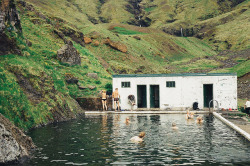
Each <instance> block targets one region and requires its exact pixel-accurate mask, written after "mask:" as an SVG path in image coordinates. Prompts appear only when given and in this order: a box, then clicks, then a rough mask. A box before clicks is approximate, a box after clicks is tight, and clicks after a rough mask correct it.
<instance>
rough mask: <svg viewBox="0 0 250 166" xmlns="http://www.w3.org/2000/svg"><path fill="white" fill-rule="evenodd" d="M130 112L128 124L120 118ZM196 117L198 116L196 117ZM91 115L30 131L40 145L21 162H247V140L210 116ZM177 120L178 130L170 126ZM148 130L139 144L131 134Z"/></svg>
mask: <svg viewBox="0 0 250 166" xmlns="http://www.w3.org/2000/svg"><path fill="white" fill-rule="evenodd" d="M127 117H129V120H130V123H129V124H126V123H124V122H125V120H126V118H127ZM195 118H196V117H195ZM195 118H194V120H192V119H191V120H186V119H185V115H178V114H174V115H171V114H168V115H127V114H116V115H95V116H93V115H92V116H83V117H81V118H79V119H77V120H73V121H70V122H64V123H59V124H55V125H48V126H46V127H43V128H39V129H35V130H33V131H30V132H29V133H28V135H30V136H31V137H32V138H33V141H34V142H35V144H36V145H37V146H38V147H39V148H38V150H37V151H36V153H35V155H34V158H33V159H31V160H29V161H27V162H26V163H24V164H23V165H114V164H116V165H146V164H151V165H175V164H176V165H188V164H192V163H193V164H197V165H224V164H226V165H227V164H230V163H231V164H239V165H249V164H250V159H249V156H250V148H249V147H250V146H249V145H250V144H249V142H248V141H247V140H245V139H244V138H242V137H241V136H239V135H238V134H237V133H236V132H234V131H233V130H232V129H230V128H228V127H227V126H225V125H224V124H223V123H222V122H220V121H219V120H217V119H214V118H213V117H212V116H208V115H204V116H203V119H204V123H203V124H196V123H195ZM173 122H175V123H176V125H177V127H178V128H179V129H178V130H172V129H171V125H172V123H173ZM141 131H145V132H146V137H145V139H144V142H143V143H140V144H134V143H132V142H130V138H131V137H133V136H135V135H138V134H139V133H140V132H141Z"/></svg>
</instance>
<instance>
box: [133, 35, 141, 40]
mask: <svg viewBox="0 0 250 166" xmlns="http://www.w3.org/2000/svg"><path fill="white" fill-rule="evenodd" d="M133 38H135V39H137V40H141V37H139V36H133Z"/></svg>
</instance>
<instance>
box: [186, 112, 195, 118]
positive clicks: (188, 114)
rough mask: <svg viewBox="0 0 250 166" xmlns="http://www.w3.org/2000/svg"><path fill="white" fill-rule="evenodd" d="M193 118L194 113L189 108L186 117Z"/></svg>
mask: <svg viewBox="0 0 250 166" xmlns="http://www.w3.org/2000/svg"><path fill="white" fill-rule="evenodd" d="M193 118H194V113H193V112H190V111H189V110H187V114H186V119H193Z"/></svg>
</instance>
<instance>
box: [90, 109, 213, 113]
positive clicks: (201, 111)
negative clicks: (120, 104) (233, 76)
mask: <svg viewBox="0 0 250 166" xmlns="http://www.w3.org/2000/svg"><path fill="white" fill-rule="evenodd" d="M191 112H193V113H195V114H207V113H209V111H203V110H199V111H191ZM186 113H187V112H186V111H85V114H186Z"/></svg>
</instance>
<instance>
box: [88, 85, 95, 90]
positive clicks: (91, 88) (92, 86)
mask: <svg viewBox="0 0 250 166" xmlns="http://www.w3.org/2000/svg"><path fill="white" fill-rule="evenodd" d="M88 88H89V89H90V90H93V89H95V88H96V86H94V85H89V86H88Z"/></svg>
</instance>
